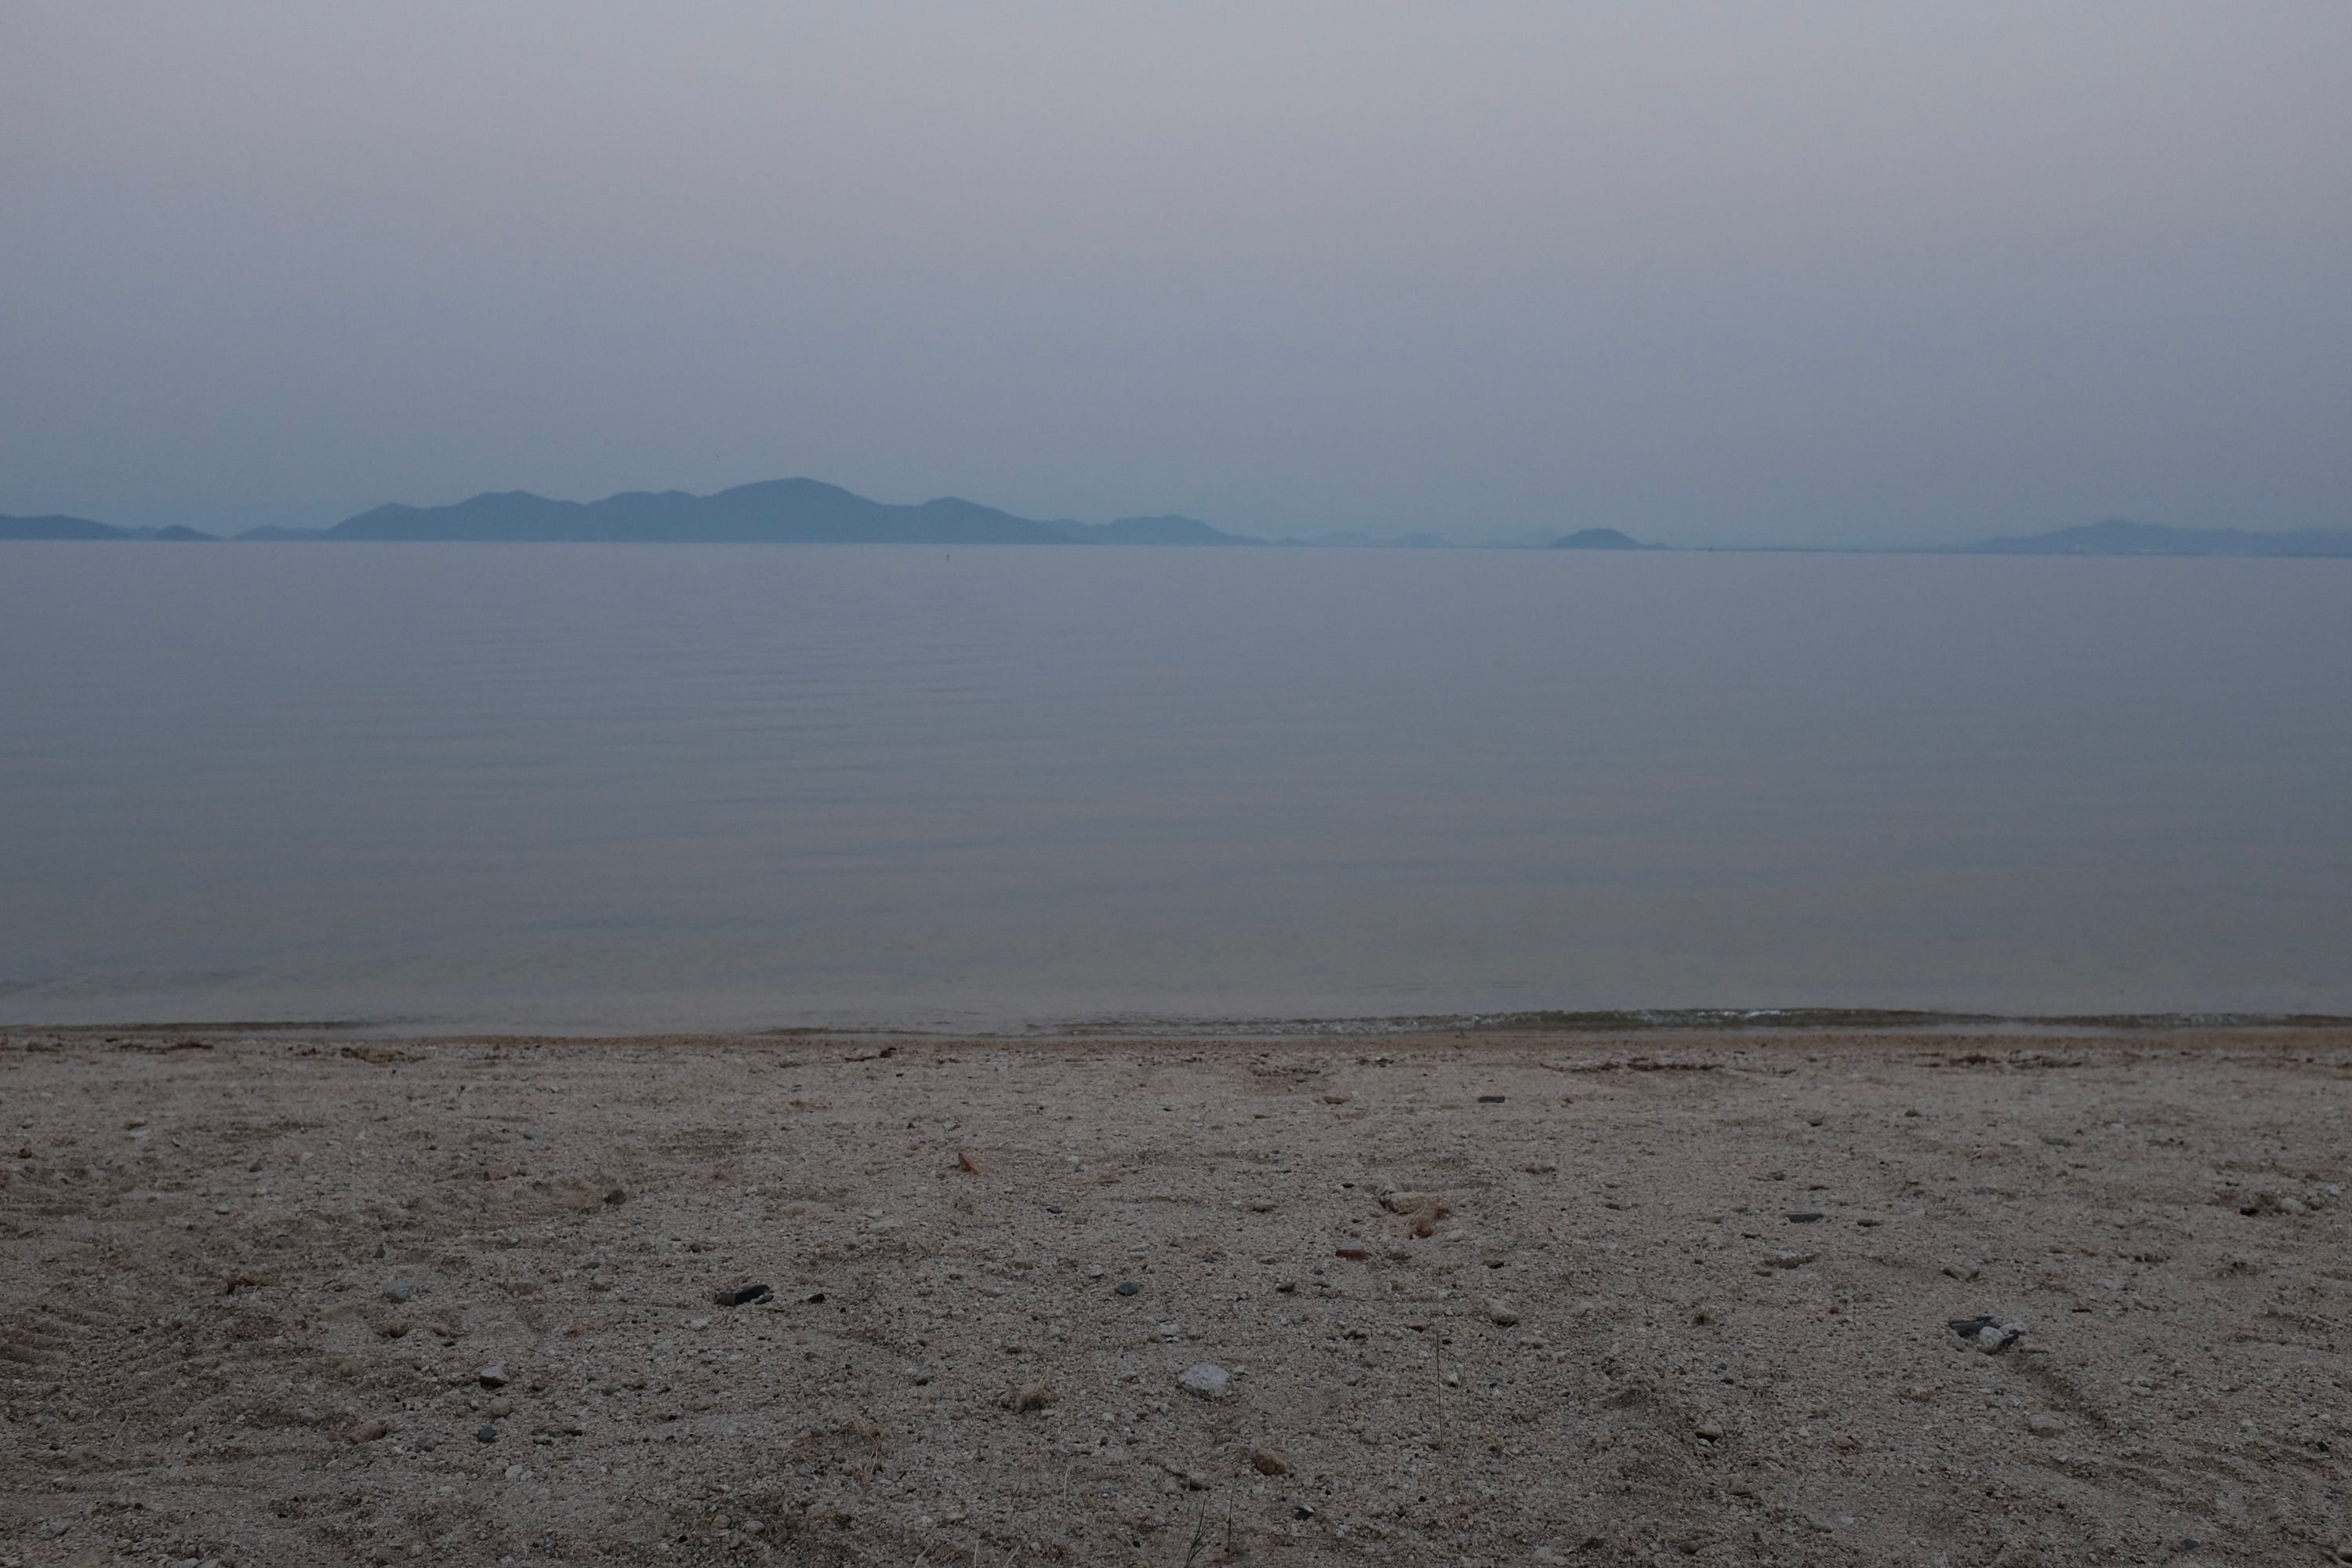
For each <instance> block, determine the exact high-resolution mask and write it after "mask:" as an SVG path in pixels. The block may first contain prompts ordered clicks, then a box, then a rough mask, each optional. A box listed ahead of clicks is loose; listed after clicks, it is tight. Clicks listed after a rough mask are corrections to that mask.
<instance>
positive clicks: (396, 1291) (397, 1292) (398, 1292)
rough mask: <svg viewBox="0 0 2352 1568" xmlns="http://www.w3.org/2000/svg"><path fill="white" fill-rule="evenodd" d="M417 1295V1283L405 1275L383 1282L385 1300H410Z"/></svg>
mask: <svg viewBox="0 0 2352 1568" xmlns="http://www.w3.org/2000/svg"><path fill="white" fill-rule="evenodd" d="M415 1294H416V1281H415V1280H414V1279H409V1278H408V1277H407V1276H405V1275H403V1276H401V1277H400V1278H399V1279H387V1280H385V1281H384V1282H383V1299H384V1300H387V1301H405V1300H410V1299H412V1298H413V1297H415Z"/></svg>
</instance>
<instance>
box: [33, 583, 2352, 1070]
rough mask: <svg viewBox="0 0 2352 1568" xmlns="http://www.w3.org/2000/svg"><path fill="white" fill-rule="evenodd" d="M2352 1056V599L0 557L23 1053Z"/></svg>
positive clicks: (2327, 595) (2225, 586)
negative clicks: (1356, 1031) (1827, 1027)
mask: <svg viewBox="0 0 2352 1568" xmlns="http://www.w3.org/2000/svg"><path fill="white" fill-rule="evenodd" d="M1780 1005H1815V1006H1831V1005H1834V1006H1925V1007H1946V1008H1962V1009H1969V1010H1980V1011H2001V1012H2021V1013H2048V1012H2081V1011H2106V1010H2118V1009H2128V1010H2147V1011H2155V1010H2172V1009H2188V1010H2200V1009H2224V1008H2226V1009H2244V1010H2263V1011H2270V1010H2324V1011H2338V1012H2352V562H2346V563H2339V562H2284V561H2281V562H2235V561H2128V560H2032V559H1979V558H1956V557H1916V556H1914V557H1901V556H1885V557H1871V556H1772V555H1708V554H1673V555H1647V554H1645V555H1634V556H1614V555H1592V554H1584V553H1575V552H1474V551H1459V552H1405V551H1399V552H1370V551H1367V552H1356V551H1286V550H1246V551H1245V550H1231V551H1213V550H1203V551H1182V550H1145V549H1132V550H1120V549H1108V548H1097V549H1087V548H1079V547H1071V548H1066V549H1023V548H997V549H988V550H962V551H957V552H952V553H950V552H943V551H939V550H926V549H919V548H878V547H877V548H862V549H826V548H817V547H810V548H792V547H784V548H740V549H739V548H733V547H722V546H683V547H629V546H613V547H599V546H518V547H508V546H495V545H472V546H467V545H447V546H436V545H415V546H362V545H230V544H221V545H210V546H169V545H147V544H97V545H77V544H8V545H5V546H0V1019H8V1020H16V1021H23V1022H33V1021H49V1022H57V1021H130V1020H140V1019H230V1018H236V1019H268V1018H330V1017H332V1018H345V1017H363V1018H370V1019H375V1020H381V1021H387V1022H395V1023H400V1024H403V1025H420V1026H423V1025H431V1026H442V1025H446V1026H468V1027H471V1026H514V1027H526V1028H529V1027H551V1028H591V1029H636V1028H648V1027H669V1026H677V1027H705V1026H710V1027H717V1026H725V1027H745V1026H772V1025H793V1024H820V1023H844V1022H864V1023H885V1024H923V1025H990V1026H1001V1025H1017V1024H1031V1023H1043V1024H1051V1023H1064V1022H1069V1021H1074V1020H1084V1019H1091V1018H1098V1017H1117V1018H1130V1019H1131V1018H1137V1017H1148V1018H1154V1017H1165V1018H1222V1017H1296V1016H1370V1015H1391V1014H1405V1013H1414V1014H1419V1013H1445V1012H1466V1011H1479V1010H1496V1009H1517V1008H1532V1007H1566V1008H1578V1009H1581V1008H1602V1007H1620V1006H1780Z"/></svg>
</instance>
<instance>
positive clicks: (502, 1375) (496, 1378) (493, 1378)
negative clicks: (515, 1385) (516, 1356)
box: [474, 1361, 507, 1388]
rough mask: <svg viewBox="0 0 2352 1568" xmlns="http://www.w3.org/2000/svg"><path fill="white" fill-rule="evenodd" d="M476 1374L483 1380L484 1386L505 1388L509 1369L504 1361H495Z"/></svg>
mask: <svg viewBox="0 0 2352 1568" xmlns="http://www.w3.org/2000/svg"><path fill="white" fill-rule="evenodd" d="M474 1375H475V1376H476V1377H478V1378H479V1379H480V1380H481V1384H482V1386H483V1387H484V1388H504V1387H505V1386H506V1385H507V1369H506V1365H505V1363H502V1362H495V1361H494V1362H492V1363H490V1364H489V1365H488V1366H486V1367H484V1368H483V1369H482V1370H481V1371H479V1372H478V1373H475V1374H474Z"/></svg>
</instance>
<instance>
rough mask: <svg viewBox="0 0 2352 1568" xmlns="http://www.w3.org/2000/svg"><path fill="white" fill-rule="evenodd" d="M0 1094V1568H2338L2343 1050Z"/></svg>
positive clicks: (622, 1067)
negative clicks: (2091, 1567) (1971, 1567)
mask: <svg viewBox="0 0 2352 1568" xmlns="http://www.w3.org/2000/svg"><path fill="white" fill-rule="evenodd" d="M0 1106H5V1113H6V1116H7V1121H6V1123H5V1127H0V1140H5V1142H0V1152H5V1155H6V1156H7V1157H6V1158H5V1160H0V1236H5V1251H0V1386H5V1441H0V1561H5V1562H8V1563H24V1564H34V1563H39V1564H50V1563H70V1564H81V1563H89V1564H111V1563H217V1564H220V1565H221V1568H229V1565H232V1564H235V1565H249V1568H266V1565H272V1564H303V1563H409V1562H415V1563H436V1564H439V1563H468V1564H471V1563H484V1564H491V1563H503V1562H509V1561H511V1562H513V1563H811V1564H817V1563H827V1564H829V1563H845V1564H866V1563H875V1564H883V1563H887V1564H897V1565H899V1568H909V1565H912V1564H917V1563H927V1564H931V1565H934V1568H944V1565H947V1564H958V1565H961V1564H974V1565H982V1568H1006V1565H1010V1564H1016V1563H1080V1564H1090V1563H1105V1564H1112V1563H1116V1564H1128V1563H1134V1564H1153V1565H1160V1568H1185V1565H1192V1568H1199V1565H1202V1564H1208V1563H1268V1564H1276V1563H1359V1562H1366V1563H1370V1562H1378V1563H1413V1564H1419V1563H1431V1564H1448V1565H1451V1564H1457V1563H1458V1564H1465V1565H1469V1564H1478V1565H1484V1564H1503V1563H1742V1564H1748V1563H1786V1564H1828V1563H1855V1564H1864V1563H1868V1564H1893V1563H1905V1564H1923V1565H1924V1564H2000V1565H2001V1568H2029V1565H2034V1564H2049V1565H2055V1564H2065V1563H2174V1562H2183V1563H2204V1562H2223V1563H2321V1562H2326V1561H2331V1560H2336V1559H2342V1560H2346V1561H2352V1500H2347V1488H2352V1359H2347V1351H2352V1249H2347V1219H2346V1215H2347V1210H2346V1209H2345V1207H2344V1205H2343V1202H2342V1198H2341V1185H2342V1184H2344V1183H2345V1182H2346V1181H2347V1179H2352V1172H2347V1165H2352V1125H2347V1108H2352V1031H2345V1030H2327V1029H2306V1030H2294V1029H2275V1030H2258V1031H2256V1030H2249V1031H2242V1032H2206V1033H2186V1032H2175V1033H2162V1034H2155V1033H2126V1034H2119V1035H2116V1036H2112V1037H2063V1036H2046V1037H2004V1036H1997V1035H1950V1036H1887V1035H1868V1034H1856V1033H1824V1034H1815V1035H1783V1036H1765V1035H1755V1034H1736V1033H1735V1034H1721V1035H1709V1036H1699V1035H1688V1036H1671V1037H1661V1036H1657V1035H1644V1036H1629V1037H1594V1036H1590V1035H1580V1036H1572V1037H1546V1036H1531V1035H1489V1036H1476V1035H1474V1036H1469V1037H1411V1038H1400V1037H1360V1038H1348V1037H1304V1038H1291V1039H1280V1040H1247V1039H1242V1040H1208V1039H1170V1040H1156V1039H1116V1040H1070V1041H1061V1040H1055V1041H1018V1042H1013V1041H996V1040H979V1041H951V1040H941V1039H934V1038H911V1037H909V1038H897V1039H892V1038H887V1037H879V1038H877V1037H841V1038H831V1037H766V1038H757V1039H709V1038H674V1039H651V1038H647V1039H629V1040H597V1041H552V1040H529V1041H519V1040H505V1041H502V1040H439V1041H417V1040H377V1039H369V1040H353V1039H341V1038H331V1037H329V1038H303V1037H289V1036H287V1035H283V1034H274V1033H271V1034H257V1035H247V1034H225V1035H221V1034H205V1035H197V1036H186V1035H181V1034H175V1033H171V1032H152V1031H150V1032H140V1033H133V1034H118V1035H108V1034H105V1033H99V1032H85V1033H33V1032H26V1031H16V1032H14V1033H12V1034H10V1035H8V1036H7V1037H5V1041H0ZM722 1303H726V1304H722ZM1979 1320H1982V1321H1981V1322H1979ZM1956 1322H1957V1323H1959V1324H1961V1325H1962V1326H1963V1327H1962V1329H1959V1330H1956V1329H1955V1327H1954V1326H1953V1325H1954V1324H1955V1323H1956Z"/></svg>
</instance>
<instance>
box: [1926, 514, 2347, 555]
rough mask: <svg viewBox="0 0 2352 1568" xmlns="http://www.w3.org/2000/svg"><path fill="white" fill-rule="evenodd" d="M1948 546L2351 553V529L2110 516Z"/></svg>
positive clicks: (2005, 551) (2012, 551)
mask: <svg viewBox="0 0 2352 1568" xmlns="http://www.w3.org/2000/svg"><path fill="white" fill-rule="evenodd" d="M1950 550H1951V551H1952V552H1955V553H1958V554H1962V555H2252V556H2298V555H2300V556H2308V555H2352V528H2299V529H2293V530H2289V531H2285V532H2282V533H2257V532H2255V531H2252V530H2251V529H2244V528H2172V527H2168V526H2167V525H2166V524H2164V523H2160V522H2133V521H2130V520H2129V519H2127V518H2120V517H2111V518H2108V519H2106V520H2105V521H2102V522H2086V523H2083V524H2080V525H2079V526H2077V527H2074V528H2061V529H2055V530H2053V531H2051V532H2048V533H2028V534H2013V535H2009V536H2005V537H2002V538H1999V539H1984V540H1979V541H1978V542H1976V543H1974V544H1958V545H1953V546H1951V547H1950Z"/></svg>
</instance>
